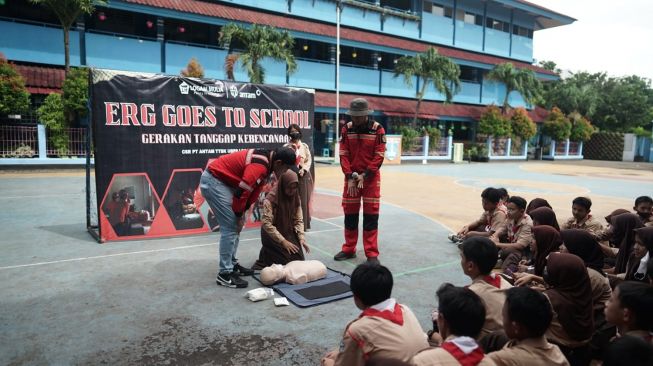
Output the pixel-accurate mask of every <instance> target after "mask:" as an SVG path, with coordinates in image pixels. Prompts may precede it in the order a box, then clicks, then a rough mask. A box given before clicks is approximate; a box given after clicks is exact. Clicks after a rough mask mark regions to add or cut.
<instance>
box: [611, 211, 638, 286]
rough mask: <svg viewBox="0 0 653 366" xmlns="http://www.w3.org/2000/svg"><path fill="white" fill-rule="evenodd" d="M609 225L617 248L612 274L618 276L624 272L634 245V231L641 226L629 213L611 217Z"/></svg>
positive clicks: (634, 215) (636, 218)
mask: <svg viewBox="0 0 653 366" xmlns="http://www.w3.org/2000/svg"><path fill="white" fill-rule="evenodd" d="M611 225H612V232H613V236H612V238H613V242H614V244H615V246H617V247H619V253H617V260H616V262H615V264H614V270H615V271H614V273H615V274H620V273H624V272H626V265H627V264H628V259H629V258H630V254H631V253H632V251H633V245H634V244H635V229H639V228H641V227H642V226H643V225H642V221H641V220H640V219H639V216H637V215H636V214H633V213H630V212H628V213H622V214H621V215H617V216H612V219H611Z"/></svg>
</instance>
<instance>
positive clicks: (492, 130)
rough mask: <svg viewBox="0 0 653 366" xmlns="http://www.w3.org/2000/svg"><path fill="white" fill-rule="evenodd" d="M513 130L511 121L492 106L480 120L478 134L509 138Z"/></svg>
mask: <svg viewBox="0 0 653 366" xmlns="http://www.w3.org/2000/svg"><path fill="white" fill-rule="evenodd" d="M511 131H512V129H511V126H510V121H509V120H508V119H506V117H504V116H503V114H502V113H501V111H500V110H499V108H498V107H497V106H494V105H491V106H489V107H487V110H486V111H485V112H484V113H483V115H481V118H480V119H479V120H478V133H480V134H484V135H487V136H494V137H508V136H510V133H511Z"/></svg>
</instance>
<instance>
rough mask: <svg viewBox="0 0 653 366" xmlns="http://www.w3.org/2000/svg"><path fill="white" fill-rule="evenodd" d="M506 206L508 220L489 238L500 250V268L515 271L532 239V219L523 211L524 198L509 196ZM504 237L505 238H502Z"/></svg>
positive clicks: (524, 207)
mask: <svg viewBox="0 0 653 366" xmlns="http://www.w3.org/2000/svg"><path fill="white" fill-rule="evenodd" d="M506 207H507V210H508V220H506V222H505V224H504V225H503V226H502V227H501V228H499V230H497V232H495V233H494V234H493V235H492V236H491V237H490V239H492V241H493V242H494V243H495V244H496V245H497V247H498V248H499V250H500V255H501V259H502V260H503V263H502V265H501V269H503V270H505V269H506V268H510V270H511V271H513V272H516V271H517V266H518V264H519V261H521V259H522V256H523V254H524V251H525V250H526V249H527V248H528V247H529V246H530V244H531V241H532V240H533V233H532V230H533V220H532V219H531V217H530V216H528V215H527V214H526V213H525V210H526V200H525V199H523V198H522V197H519V196H512V197H510V198H509V199H508V203H507V205H506ZM504 237H506V238H507V240H502V238H504Z"/></svg>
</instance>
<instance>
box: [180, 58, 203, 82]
mask: <svg viewBox="0 0 653 366" xmlns="http://www.w3.org/2000/svg"><path fill="white" fill-rule="evenodd" d="M181 76H185V77H187V78H203V77H204V68H203V67H202V65H200V63H199V61H197V59H196V58H195V57H193V58H191V59H190V61H188V65H186V68H185V69H183V70H181Z"/></svg>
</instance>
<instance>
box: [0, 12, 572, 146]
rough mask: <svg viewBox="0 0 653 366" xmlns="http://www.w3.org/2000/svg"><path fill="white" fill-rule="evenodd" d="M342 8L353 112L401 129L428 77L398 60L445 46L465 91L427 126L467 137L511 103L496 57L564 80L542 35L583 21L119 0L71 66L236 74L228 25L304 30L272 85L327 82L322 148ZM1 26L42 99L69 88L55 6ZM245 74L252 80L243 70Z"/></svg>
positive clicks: (344, 90)
mask: <svg viewBox="0 0 653 366" xmlns="http://www.w3.org/2000/svg"><path fill="white" fill-rule="evenodd" d="M338 4H339V5H340V7H341V22H340V23H341V35H340V39H341V52H340V63H341V64H340V108H341V112H342V111H344V110H346V109H347V108H348V105H349V101H351V99H353V98H355V97H358V96H364V97H366V98H368V100H369V101H370V104H371V107H372V108H373V109H374V110H375V114H374V118H375V120H377V121H379V122H381V123H382V124H383V125H384V126H385V127H386V129H387V130H388V131H389V133H393V132H394V133H396V132H397V130H398V127H399V126H402V125H404V124H407V123H409V122H410V121H411V120H412V117H413V114H414V110H415V103H416V100H415V93H416V91H417V90H418V88H419V87H420V85H419V80H414V83H413V87H412V88H409V87H407V86H406V84H405V83H404V80H403V78H402V77H398V78H395V77H394V73H393V68H394V65H395V61H396V60H397V59H398V58H399V57H402V56H405V55H413V54H415V53H418V52H423V51H425V50H426V49H427V48H428V47H429V46H435V47H437V49H438V51H439V53H440V54H442V55H445V56H447V57H449V58H451V59H453V60H454V61H455V62H456V63H457V64H459V65H460V69H461V75H460V79H461V90H460V92H459V93H458V94H456V95H455V97H454V98H453V103H452V104H443V103H442V101H443V100H444V96H443V95H441V94H439V93H437V92H435V91H434V90H430V91H429V92H428V93H427V94H426V96H425V99H424V102H423V103H422V106H421V111H420V115H419V117H420V121H419V123H420V124H424V125H430V126H435V127H438V128H440V129H441V130H442V131H443V135H445V136H446V135H448V134H452V136H453V139H454V140H455V141H466V140H467V141H468V140H471V139H473V138H474V136H475V129H476V121H477V119H478V118H479V116H480V114H481V113H482V112H483V110H484V108H485V106H487V105H489V104H497V105H500V104H502V102H503V98H504V95H505V87H504V86H503V85H502V84H500V83H496V82H493V81H489V80H487V79H486V74H487V73H488V72H489V71H490V70H491V69H492V68H493V67H494V66H495V65H497V64H500V63H504V62H512V63H513V64H514V65H515V66H516V67H519V68H527V69H531V70H533V71H534V72H535V73H536V75H537V77H538V78H540V79H542V80H547V79H549V80H550V79H554V78H556V77H557V76H556V75H555V74H554V73H552V72H550V71H547V70H545V69H543V68H540V67H538V66H535V65H533V63H534V60H533V33H534V32H536V31H539V30H542V29H547V28H552V27H557V26H561V25H566V24H570V23H572V22H574V21H575V19H573V18H571V17H569V16H567V15H564V14H560V13H558V12H555V11H553V10H550V9H546V8H543V7H541V6H538V5H535V4H532V3H529V2H527V1H523V0H486V1H481V0H423V1H422V0H365V1H362V0H361V1H354V0H340V1H335V0H224V1H218V0H184V1H178V0H111V1H109V2H107V4H106V5H104V6H98V7H97V9H96V11H95V12H94V13H93V14H92V15H91V16H84V17H81V18H80V19H79V20H78V21H77V22H76V23H75V25H74V26H73V29H72V30H71V32H70V58H71V65H73V66H80V65H86V66H91V67H100V68H109V69H117V70H128V71H143V72H154V73H165V74H179V73H180V71H181V70H182V69H184V68H185V67H186V65H187V64H188V61H189V60H190V59H191V58H193V57H194V58H196V59H197V60H198V61H199V62H200V64H201V65H202V66H203V67H204V70H205V75H206V77H210V78H217V79H225V78H226V76H225V72H224V67H223V65H224V59H225V56H226V55H227V52H228V50H226V49H224V48H221V47H220V46H219V42H218V37H219V32H220V29H221V27H222V26H224V25H225V24H227V23H230V22H235V23H240V24H253V23H256V24H262V25H269V26H273V27H276V28H280V29H286V30H288V31H290V33H291V34H292V35H293V37H294V38H295V48H294V54H295V57H296V58H297V64H298V69H297V71H296V72H295V73H294V74H291V75H287V73H286V67H285V65H284V64H283V63H279V62H275V61H272V60H263V62H262V66H263V67H264V68H265V70H266V79H265V82H266V83H269V84H278V85H287V86H293V87H306V88H313V89H316V96H315V121H314V141H315V150H316V152H318V154H321V153H322V152H323V151H324V149H325V148H327V149H328V148H330V147H331V145H330V143H332V141H333V136H334V134H335V133H334V128H333V127H334V124H333V120H334V118H335V111H336V108H335V107H336V93H335V90H336V6H338ZM0 34H2V35H3V36H1V37H0V52H2V53H3V54H4V55H5V56H6V57H7V59H9V60H10V61H12V62H14V63H15V64H16V65H18V69H19V71H20V72H21V73H22V74H23V75H24V76H25V78H26V83H27V86H28V89H29V91H30V92H31V93H32V95H33V96H32V98H33V101H32V102H33V104H34V105H39V104H40V103H42V101H43V99H44V98H45V96H46V95H47V94H48V93H51V92H54V91H57V90H59V89H60V88H61V84H62V81H63V68H62V65H63V64H64V51H63V42H62V39H63V32H62V30H61V27H60V25H59V21H58V20H57V18H56V17H55V15H54V14H52V13H51V12H50V11H48V10H46V9H45V8H42V7H39V6H35V5H33V4H31V3H30V2H29V1H28V0H6V1H5V4H4V5H0ZM235 77H236V80H237V81H242V82H247V81H248V77H247V74H246V73H245V71H243V70H242V69H241V68H239V67H238V68H237V69H236V72H235ZM510 104H511V105H512V106H525V107H527V109H529V111H530V114H531V117H532V118H533V119H534V120H535V121H536V122H538V121H542V120H543V118H544V116H545V115H546V112H545V111H543V110H541V109H539V108H535V109H533V108H531V106H528V105H525V103H524V101H523V99H522V98H521V96H520V95H519V94H518V93H512V94H511V96H510ZM343 117H344V116H343ZM343 117H341V118H343Z"/></svg>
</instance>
